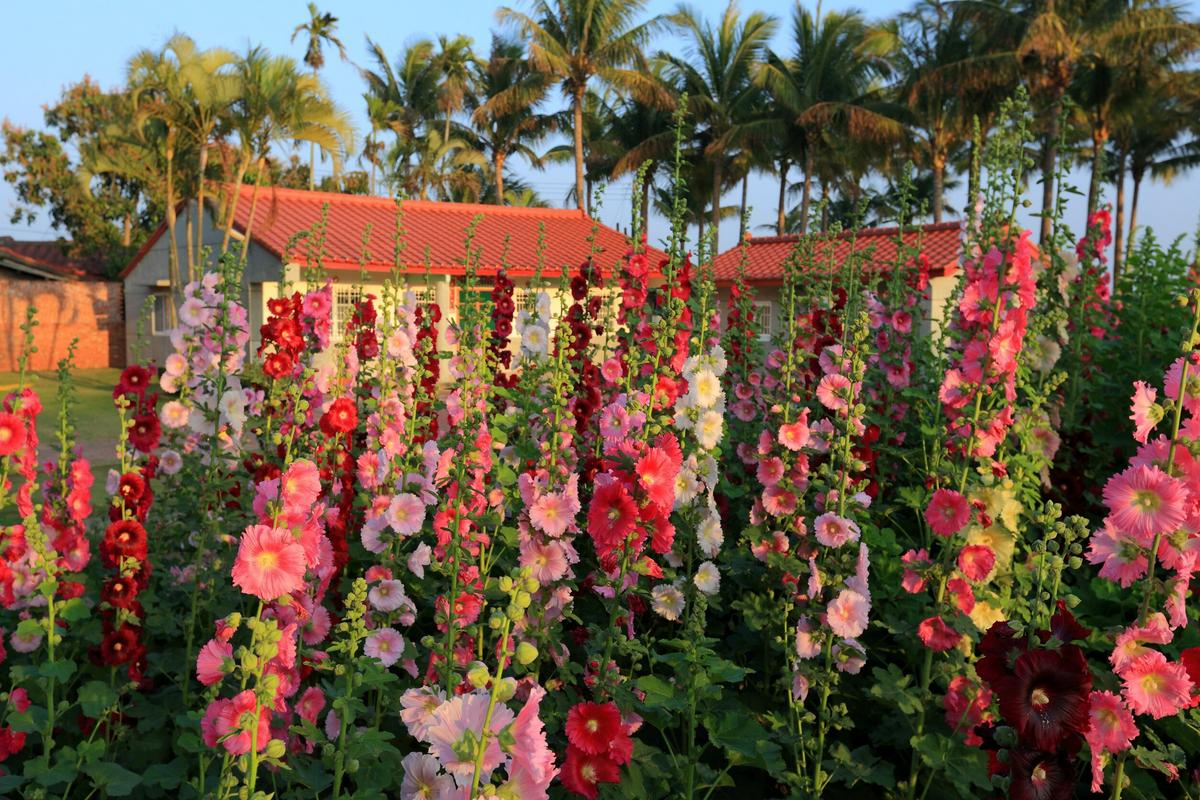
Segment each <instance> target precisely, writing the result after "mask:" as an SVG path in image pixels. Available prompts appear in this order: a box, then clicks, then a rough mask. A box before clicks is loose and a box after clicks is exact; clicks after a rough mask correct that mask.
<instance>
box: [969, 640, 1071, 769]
mask: <svg viewBox="0 0 1200 800" xmlns="http://www.w3.org/2000/svg"><path fill="white" fill-rule="evenodd" d="M992 688H993V689H994V690H995V692H996V693H997V694H998V695H999V698H1000V713H1001V714H1002V715H1003V716H1004V720H1005V722H1007V723H1008V724H1009V725H1011V726H1013V728H1015V729H1016V731H1017V733H1018V735H1019V736H1020V738H1021V741H1022V742H1027V743H1031V744H1033V745H1034V746H1035V747H1037V748H1039V749H1041V750H1056V749H1058V747H1059V746H1060V745H1061V744H1063V742H1064V741H1065V740H1066V739H1067V738H1068V737H1070V736H1072V735H1079V736H1082V735H1084V734H1085V733H1087V730H1088V724H1089V723H1088V712H1089V710H1090V709H1091V702H1090V699H1089V694H1090V692H1091V691H1092V674H1091V672H1090V671H1089V670H1088V665H1087V659H1086V658H1085V657H1084V655H1083V651H1082V650H1080V649H1079V648H1078V647H1076V646H1075V645H1065V646H1063V647H1060V648H1058V649H1057V650H1030V651H1029V652H1027V653H1022V654H1021V655H1020V656H1019V657H1018V658H1017V662H1016V665H1015V667H1014V669H1013V673H1012V674H1011V675H1008V676H1005V677H1004V678H1001V679H1000V680H999V681H996V682H995V683H993V684H992Z"/></svg>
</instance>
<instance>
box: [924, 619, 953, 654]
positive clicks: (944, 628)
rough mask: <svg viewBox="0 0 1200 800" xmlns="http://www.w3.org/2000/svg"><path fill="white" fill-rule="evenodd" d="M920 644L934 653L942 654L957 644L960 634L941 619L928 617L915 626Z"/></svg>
mask: <svg viewBox="0 0 1200 800" xmlns="http://www.w3.org/2000/svg"><path fill="white" fill-rule="evenodd" d="M917 636H918V637H919V638H920V639H921V644H923V645H925V646H926V647H928V648H929V649H930V650H932V651H934V652H935V653H944V652H946V651H947V650H950V649H952V648H953V647H954V646H955V645H957V644H958V640H959V639H961V638H962V634H960V633H959V632H958V631H956V630H954V629H953V628H951V627H950V626H949V625H947V624H946V622H945V620H943V619H942V618H941V617H929V618H928V619H926V620H924V621H923V622H921V624H920V625H918V626H917Z"/></svg>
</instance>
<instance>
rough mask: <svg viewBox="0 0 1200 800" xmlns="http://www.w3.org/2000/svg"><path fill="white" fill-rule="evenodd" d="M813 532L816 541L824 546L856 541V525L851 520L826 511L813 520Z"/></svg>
mask: <svg viewBox="0 0 1200 800" xmlns="http://www.w3.org/2000/svg"><path fill="white" fill-rule="evenodd" d="M813 533H814V534H815V535H816V537H817V541H818V542H820V543H821V544H823V545H825V546H826V547H841V546H842V545H844V544H845V543H846V542H857V541H858V537H859V530H858V525H856V524H855V523H854V521H853V520H849V519H846V518H845V517H839V516H838V515H837V514H834V513H833V512H831V511H827V512H826V513H824V514H822V515H821V516H819V517H817V518H816V520H815V521H814V522H813Z"/></svg>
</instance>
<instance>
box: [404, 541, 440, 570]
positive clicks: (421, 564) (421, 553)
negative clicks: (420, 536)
mask: <svg viewBox="0 0 1200 800" xmlns="http://www.w3.org/2000/svg"><path fill="white" fill-rule="evenodd" d="M432 557H433V548H432V547H430V546H429V544H428V543H427V542H421V543H420V544H419V545H417V546H416V548H415V549H414V550H413V551H412V552H411V553H410V554H409V556H408V560H407V561H405V564H406V565H407V566H408V571H409V572H411V573H412V574H413V575H416V576H417V577H418V578H424V577H425V567H427V566H429V564H430V561H431V560H432Z"/></svg>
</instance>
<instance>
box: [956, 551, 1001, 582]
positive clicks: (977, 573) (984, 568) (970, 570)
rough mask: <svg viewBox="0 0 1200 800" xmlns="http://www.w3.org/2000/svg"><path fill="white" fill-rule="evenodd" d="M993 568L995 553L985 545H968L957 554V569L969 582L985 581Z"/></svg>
mask: <svg viewBox="0 0 1200 800" xmlns="http://www.w3.org/2000/svg"><path fill="white" fill-rule="evenodd" d="M995 566H996V553H995V552H994V551H993V550H992V548H990V547H988V546H987V545H986V544H969V545H967V546H966V547H964V548H963V549H962V550H960V551H959V552H958V569H959V571H961V572H962V574H963V575H965V576H966V577H967V580H969V581H974V582H975V583H980V582H982V581H986V580H987V578H988V576H989V575H991V574H992V570H993V569H994V568H995Z"/></svg>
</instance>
